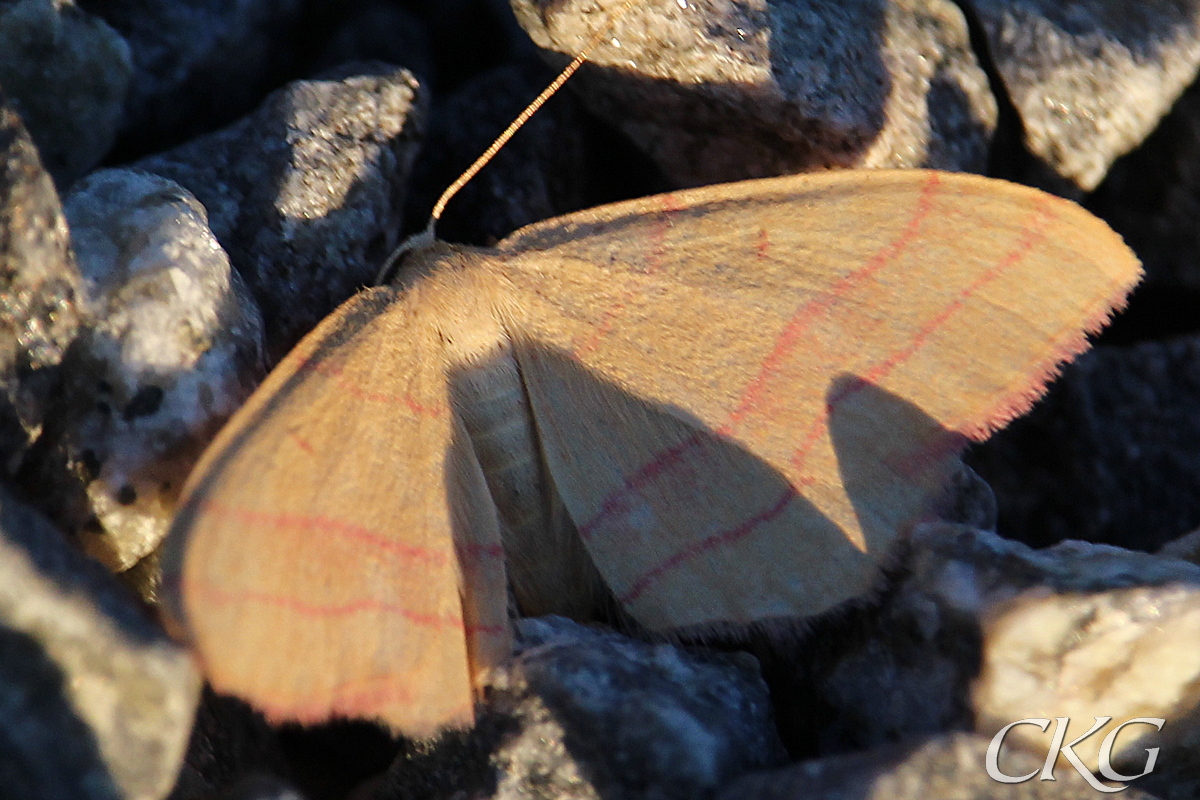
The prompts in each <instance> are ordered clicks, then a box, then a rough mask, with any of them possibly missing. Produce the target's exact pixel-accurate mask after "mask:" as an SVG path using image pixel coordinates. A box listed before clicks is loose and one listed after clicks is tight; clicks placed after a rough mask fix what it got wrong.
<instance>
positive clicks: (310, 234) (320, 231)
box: [136, 64, 424, 361]
mask: <svg viewBox="0 0 1200 800" xmlns="http://www.w3.org/2000/svg"><path fill="white" fill-rule="evenodd" d="M423 128H424V99H423V95H422V93H421V90H420V88H419V86H418V85H417V82H416V80H415V79H414V78H413V77H412V75H411V74H410V73H409V72H408V71H407V70H404V69H400V68H397V67H391V66H388V65H383V64H370V65H363V64H358V65H345V66H343V67H341V68H339V70H338V71H337V72H335V73H332V74H330V75H328V76H326V77H325V78H323V79H320V80H311V81H299V82H296V83H292V84H289V85H288V86H286V87H284V88H283V89H280V90H278V91H277V92H275V93H274V94H272V95H271V96H270V97H269V98H268V99H267V100H266V101H265V102H264V103H263V105H262V106H261V107H260V108H258V110H256V111H255V112H254V113H253V114H251V115H250V116H248V117H246V118H244V119H242V120H240V121H238V122H237V123H235V124H233V125H231V126H230V127H228V128H225V129H224V130H221V131H217V132H216V133H213V134H209V135H208V136H202V137H200V138H197V139H194V140H193V141H191V142H189V143H187V144H186V145H183V146H181V147H178V148H176V149H174V150H171V151H169V152H166V153H163V154H161V155H158V156H154V157H152V158H147V159H144V160H142V161H139V162H138V163H137V165H136V166H137V167H138V168H139V169H143V170H146V171H147V172H153V173H155V174H158V175H162V176H164V177H167V178H170V179H171V180H174V181H176V182H178V183H179V184H181V185H182V186H184V187H186V188H187V189H188V190H189V191H190V192H192V193H193V194H194V195H195V196H196V197H197V198H198V199H199V200H200V202H201V203H203V204H204V207H205V208H206V209H207V211H208V222H209V225H210V226H211V228H212V231H213V233H214V234H215V235H216V237H217V240H218V241H219V242H220V243H221V246H222V247H224V248H225V251H226V252H227V253H229V258H230V260H231V261H232V262H233V266H234V268H235V269H237V270H238V272H239V273H240V274H241V276H242V278H243V279H244V280H245V281H246V283H247V285H248V286H249V287H250V291H251V293H252V294H253V295H254V297H255V299H256V301H257V302H258V304H259V307H260V309H261V310H262V314H263V321H264V323H265V326H266V327H265V330H266V342H267V353H268V358H269V360H270V361H274V360H276V359H278V358H279V357H281V356H282V355H283V354H284V353H285V352H287V350H288V349H290V348H291V346H292V345H293V344H295V343H296V341H297V340H298V339H299V338H300V337H301V336H302V335H303V334H305V333H307V332H308V331H309V330H310V329H312V328H313V327H314V326H315V325H316V324H317V323H318V322H319V321H320V320H321V319H322V318H324V317H325V315H327V314H328V313H329V312H331V311H333V309H334V308H336V307H337V306H338V305H339V304H340V303H341V302H342V301H344V300H345V299H346V298H348V297H349V296H350V295H351V294H353V293H354V292H355V291H356V290H358V289H360V288H362V287H364V286H369V285H371V283H372V282H373V281H374V280H375V276H376V274H377V272H378V270H379V267H380V266H381V265H382V263H383V260H384V258H385V257H386V256H387V254H388V253H389V252H390V251H391V249H392V247H393V246H394V245H395V242H396V239H397V236H398V232H399V229H400V222H401V215H402V211H403V208H404V197H405V189H406V185H407V181H408V175H409V170H410V168H411V165H412V161H413V159H414V158H415V157H416V153H417V148H418V146H419V142H420V138H421V134H422V131H423Z"/></svg>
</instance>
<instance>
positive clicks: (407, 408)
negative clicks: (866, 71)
mask: <svg viewBox="0 0 1200 800" xmlns="http://www.w3.org/2000/svg"><path fill="white" fill-rule="evenodd" d="M1139 277H1140V267H1139V265H1138V262H1137V260H1136V258H1135V257H1134V256H1133V254H1132V253H1131V252H1130V251H1129V249H1128V248H1127V247H1126V246H1125V245H1124V243H1123V242H1122V241H1121V239H1120V237H1119V236H1117V235H1116V234H1115V233H1113V232H1112V231H1111V230H1110V229H1109V228H1108V227H1107V226H1106V225H1105V224H1104V223H1103V222H1101V221H1100V220H1098V219H1096V218H1095V217H1093V216H1091V215H1090V214H1088V213H1087V212H1086V211H1084V210H1083V209H1081V208H1080V207H1078V206H1076V205H1074V204H1073V203H1070V202H1068V201H1065V200H1061V199H1058V198H1055V197H1052V196H1050V195H1047V194H1044V193H1042V192H1039V191H1037V190H1034V189H1029V188H1026V187H1022V186H1017V185H1013V184H1008V183H1004V182H1000V181H996V180H991V179H986V178H981V177H977V176H972V175H963V174H949V173H940V172H932V171H916V170H914V171H851V172H829V173H823V174H809V175H799V176H792V177H784V178H773V179H763V180H752V181H745V182H740V183H731V184H725V185H717V186H709V187H705V188H701V189H696V190H690V191H683V192H678V193H674V194H663V195H659V196H656V197H649V198H644V199H639V200H633V201H629V202H623V203H617V204H614V205H608V206H603V207H599V208H593V209H590V210H587V211H583V212H580V213H575V214H570V215H568V216H564V217H560V218H557V219H552V220H549V221H546V222H541V223H538V224H535V225H531V226H528V227H526V228H523V229H521V230H519V231H517V232H516V233H515V234H513V235H512V236H511V237H509V238H508V239H506V240H504V241H503V242H501V243H500V244H499V245H498V246H497V247H495V248H494V249H478V248H467V247H453V246H449V245H446V244H440V243H439V244H434V245H433V246H430V247H428V248H426V249H424V250H421V251H419V252H416V253H414V254H412V255H411V256H409V257H408V259H407V261H406V262H405V263H404V265H403V267H402V268H401V270H400V272H399V277H398V279H397V280H396V281H395V282H394V284H393V285H390V286H386V287H379V288H374V289H370V290H367V291H364V292H362V293H360V294H359V295H357V296H356V297H353V298H352V299H351V300H349V301H348V302H347V303H345V304H344V305H343V306H342V307H341V308H339V309H338V310H337V311H335V312H334V313H333V314H332V315H330V316H329V317H328V318H327V319H326V320H325V321H324V322H323V323H322V324H321V325H320V326H319V327H318V328H317V329H316V330H314V331H313V332H312V333H311V334H310V335H309V336H308V337H307V338H305V339H304V340H303V341H302V342H301V343H300V344H299V345H298V346H297V347H296V348H295V350H294V351H293V352H292V353H290V354H289V355H288V356H287V357H286V358H285V359H284V360H283V362H282V363H280V364H279V366H278V367H277V368H276V369H275V370H274V371H273V372H272V373H271V375H270V376H269V377H268V378H267V380H266V381H265V382H264V383H263V384H262V386H261V387H260V388H259V389H258V391H257V392H256V393H255V394H254V395H253V397H252V398H251V399H250V400H249V402H248V403H247V404H246V405H245V407H244V408H242V409H241V410H240V412H239V413H237V414H236V415H235V416H234V417H233V419H232V420H231V421H230V422H229V424H228V425H227V426H226V427H225V429H224V430H223V431H222V432H221V434H220V435H219V436H218V438H217V439H216V440H215V441H214V442H213V443H212V445H211V446H210V447H209V449H208V450H207V452H206V453H205V455H204V456H203V458H202V460H201V461H200V463H199V464H198V466H197V467H196V469H195V471H194V473H193V474H192V476H191V478H190V479H189V482H188V485H187V487H186V489H185V493H184V499H183V501H182V508H181V511H180V512H179V514H178V517H177V519H176V521H175V524H174V527H173V529H172V531H171V534H170V538H169V542H168V550H167V553H166V556H165V559H164V561H165V574H166V577H165V585H166V586H167V587H168V588H169V590H170V591H169V592H168V595H169V596H168V600H169V607H170V608H171V609H172V613H173V614H174V615H175V617H176V619H177V620H178V623H179V624H180V625H181V626H182V628H183V629H184V630H185V631H186V632H187V635H188V636H189V637H190V639H191V641H192V643H193V645H194V648H195V651H196V652H197V654H198V657H199V659H200V660H201V662H202V666H203V668H204V670H205V672H206V674H207V676H208V678H209V680H210V681H211V683H212V685H213V686H214V687H215V688H216V689H217V690H218V691H222V692H226V693H232V694H235V695H239V696H241V697H244V698H246V699H247V700H249V701H250V702H251V703H253V704H254V705H255V706H257V707H258V708H260V709H262V710H263V711H264V712H265V713H266V714H267V716H268V717H269V718H271V719H273V720H296V721H300V722H306V723H311V722H317V721H321V720H326V719H329V718H331V717H359V718H369V719H375V720H378V721H381V722H383V723H384V724H386V725H388V726H390V727H391V728H392V729H394V730H396V731H398V732H402V733H405V734H408V735H412V736H426V735H430V734H432V733H434V732H436V731H438V730H440V729H442V728H445V727H451V726H462V725H468V724H470V722H471V720H472V718H473V717H472V714H473V705H474V702H475V699H476V696H477V692H478V691H479V689H480V688H481V687H482V686H483V685H484V684H485V682H486V680H487V677H488V675H489V672H490V671H491V670H492V669H494V668H496V667H498V666H500V665H502V664H503V663H504V661H505V659H506V658H507V657H508V656H509V654H510V648H511V646H512V641H511V632H510V625H509V615H508V606H509V601H508V598H509V592H510V591H511V593H512V595H513V597H514V598H515V602H516V605H517V607H518V608H519V610H520V611H521V612H522V613H526V614H543V613H549V612H560V613H567V614H571V615H575V616H581V615H586V614H587V613H588V612H589V610H590V609H592V608H593V607H594V606H595V604H596V603H597V602H598V598H600V597H602V596H608V593H609V592H611V596H613V597H615V598H616V599H617V601H618V602H619V603H620V605H621V607H622V608H623V609H624V611H626V612H627V613H628V614H629V615H631V616H632V617H633V619H634V620H636V621H637V622H638V623H640V624H641V625H643V626H645V627H646V628H648V629H650V630H652V631H660V632H667V633H670V632H674V631H689V630H690V631H703V630H705V629H711V628H714V627H717V626H729V625H734V626H744V625H752V624H756V623H769V622H770V621H771V620H775V619H781V618H785V619H786V618H797V617H808V616H812V615H816V614H819V613H821V612H823V611H826V610H828V609H830V608H833V607H835V606H837V605H838V604H840V603H843V602H844V601H846V600H848V599H850V598H854V597H856V596H859V595H861V594H862V593H864V592H866V591H867V590H868V589H869V588H870V586H871V584H872V582H873V581H874V580H875V579H876V574H877V572H878V565H879V564H880V561H881V560H882V559H883V558H885V557H886V554H887V553H888V550H889V548H890V547H891V545H892V543H893V542H894V541H895V540H896V539H897V538H898V537H900V536H902V535H903V534H904V532H905V531H906V530H907V529H908V528H909V526H910V525H911V524H912V523H913V522H914V521H915V520H919V519H920V518H921V517H922V516H923V515H924V514H926V513H927V511H928V509H929V506H930V503H931V502H933V501H934V499H936V498H937V497H938V496H939V494H940V493H941V492H942V491H943V489H944V486H945V484H946V482H947V480H948V479H949V476H950V475H951V474H952V473H953V471H954V470H955V468H956V466H957V465H958V463H959V462H958V460H957V459H958V454H959V451H960V449H961V448H962V446H963V445H964V444H965V443H966V442H968V441H971V440H976V441H978V440H981V439H984V438H986V437H987V436H988V435H989V433H990V432H991V431H993V430H995V429H996V428H997V427H999V426H1002V425H1003V424H1004V423H1005V422H1006V421H1008V420H1009V419H1011V418H1013V417H1015V416H1017V415H1019V414H1021V413H1023V412H1024V411H1025V410H1026V409H1028V407H1029V406H1030V405H1031V403H1032V402H1033V401H1034V400H1035V399H1036V398H1037V397H1038V396H1039V395H1040V394H1041V393H1042V392H1043V390H1044V387H1045V385H1046V383H1047V381H1048V380H1049V379H1050V378H1051V377H1052V376H1053V375H1054V374H1055V372H1056V370H1057V368H1058V367H1059V365H1060V364H1061V363H1062V362H1064V361H1066V360H1069V359H1070V358H1071V357H1073V356H1074V355H1075V354H1077V353H1079V352H1081V351H1082V350H1083V349H1084V348H1085V347H1086V345H1087V339H1086V334H1087V333H1089V332H1093V331H1096V330H1098V329H1099V328H1100V327H1101V326H1103V324H1104V323H1105V322H1106V321H1107V319H1108V318H1109V316H1110V315H1111V313H1112V312H1113V310H1114V309H1115V308H1117V307H1118V306H1120V305H1121V304H1122V303H1123V302H1124V298H1125V297H1126V294H1127V293H1128V292H1129V290H1130V288H1131V287H1132V286H1133V285H1134V284H1135V283H1136V282H1137V281H1138V279H1139Z"/></svg>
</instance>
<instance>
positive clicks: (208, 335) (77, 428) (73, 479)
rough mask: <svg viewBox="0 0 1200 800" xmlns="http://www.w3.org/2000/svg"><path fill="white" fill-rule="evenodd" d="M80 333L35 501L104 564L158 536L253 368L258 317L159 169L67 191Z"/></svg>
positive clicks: (105, 177)
mask: <svg viewBox="0 0 1200 800" xmlns="http://www.w3.org/2000/svg"><path fill="white" fill-rule="evenodd" d="M65 208H66V215H67V219H68V220H69V222H70V226H71V235H72V238H73V241H74V244H75V252H76V254H77V261H78V266H79V272H80V280H81V282H82V284H83V286H84V290H83V292H82V305H83V308H84V313H85V329H84V330H83V332H82V333H81V334H80V335H79V337H78V338H77V339H76V341H75V344H74V345H73V346H72V348H71V351H70V353H69V354H68V356H67V358H66V359H65V360H64V362H63V369H64V373H65V378H64V397H63V398H62V400H61V405H60V407H59V408H58V410H57V413H56V418H55V419H54V420H53V421H52V422H51V423H50V424H48V425H47V428H46V434H45V438H46V439H47V442H46V444H47V445H49V444H50V443H53V448H52V449H53V456H52V462H53V464H52V465H47V466H46V467H44V469H45V470H46V472H47V474H50V475H53V473H57V475H54V477H55V478H56V479H57V481H58V482H59V486H58V487H57V489H56V490H55V491H50V490H49V487H48V486H43V487H42V490H43V491H44V492H47V494H48V495H49V497H48V498H47V499H46V501H45V502H46V505H47V507H48V508H51V509H53V510H54V512H55V513H54V516H55V517H56V518H57V519H58V520H59V522H60V524H62V525H63V526H64V527H65V528H66V529H67V530H68V531H70V532H71V533H72V534H73V535H75V536H77V537H78V538H79V540H80V541H81V542H82V544H83V546H84V549H85V550H87V551H88V552H89V553H91V554H92V555H94V556H96V557H97V558H99V559H100V560H102V561H103V562H104V563H106V564H107V565H108V566H109V567H111V568H112V569H114V570H118V571H120V570H125V569H128V568H129V567H131V566H132V565H133V564H134V563H135V562H137V561H138V560H139V559H141V558H142V557H144V556H146V555H147V554H148V553H149V552H151V551H152V550H153V549H154V548H155V547H157V545H158V543H159V542H160V541H161V540H162V538H163V536H165V534H166V529H167V526H168V525H169V524H170V520H171V517H172V516H173V514H174V511H175V502H176V499H177V498H178V496H179V491H180V489H181V488H182V485H183V481H184V480H185V479H186V477H187V474H188V472H189V471H190V470H191V467H192V465H193V464H194V463H195V460H196V459H197V458H198V457H199V454H200V452H201V450H202V449H203V448H204V446H205V445H206V444H207V443H208V441H209V439H211V438H212V436H213V435H214V434H215V433H216V431H217V430H218V429H219V428H220V426H221V425H222V424H223V423H224V421H225V420H226V419H227V418H228V417H229V415H230V414H232V413H233V412H234V411H235V410H236V409H237V408H238V406H239V405H241V403H242V401H243V400H245V398H246V397H247V396H249V393H250V391H251V390H252V389H253V387H254V386H255V385H256V383H257V382H258V380H260V379H261V377H262V374H263V355H262V322H261V319H260V317H259V314H258V310H257V308H256V307H255V305H254V302H253V300H252V299H250V296H249V292H248V290H247V289H246V287H245V286H244V285H243V284H242V282H241V280H240V279H239V278H238V276H237V273H236V272H234V271H233V270H232V269H231V267H230V265H229V259H228V257H227V256H226V255H225V252H224V251H223V250H222V249H221V247H220V245H219V244H217V241H216V239H215V238H214V237H213V234H212V232H211V231H210V230H209V229H208V225H207V222H206V219H205V214H204V208H203V207H202V206H201V205H200V203H199V202H198V201H197V200H196V198H195V197H193V196H192V195H191V194H190V193H189V192H187V190H185V189H183V188H182V187H180V186H179V185H178V184H175V183H173V182H172V181H169V180H167V179H165V178H162V177H159V176H157V175H151V174H149V173H144V172H137V171H134V170H102V171H100V172H96V173H93V174H92V175H90V176H88V178H86V179H85V180H83V181H81V182H80V183H79V184H78V185H77V186H76V189H75V191H73V192H72V193H71V195H70V196H69V197H68V198H67V201H66V205H65Z"/></svg>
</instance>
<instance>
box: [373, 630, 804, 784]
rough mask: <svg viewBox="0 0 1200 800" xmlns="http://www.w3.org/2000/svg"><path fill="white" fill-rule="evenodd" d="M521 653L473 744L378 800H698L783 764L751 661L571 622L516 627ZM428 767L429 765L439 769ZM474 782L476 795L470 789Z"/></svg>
mask: <svg viewBox="0 0 1200 800" xmlns="http://www.w3.org/2000/svg"><path fill="white" fill-rule="evenodd" d="M518 628H519V636H520V644H519V652H518V655H517V656H516V659H515V661H514V663H513V665H512V667H511V669H510V670H509V672H508V673H507V675H506V676H502V677H500V678H499V679H498V680H497V682H496V684H495V686H494V688H493V690H492V692H491V693H490V702H489V707H488V711H487V712H486V715H485V716H484V718H483V719H481V721H480V724H479V726H477V729H476V732H475V733H473V734H472V735H471V737H470V738H473V742H471V741H468V742H467V743H466V744H464V743H463V738H462V737H461V736H459V737H457V738H455V737H449V738H448V740H447V741H446V742H445V743H444V749H443V751H442V753H441V754H440V755H441V759H440V760H439V759H436V758H435V759H430V761H431V762H432V770H433V772H434V774H437V773H438V772H441V773H443V774H444V773H446V772H448V771H449V770H451V769H453V770H455V772H454V773H452V774H456V775H458V776H460V780H463V781H464V783H460V784H458V785H456V786H452V785H446V784H444V783H443V784H440V785H439V784H437V783H436V782H434V781H431V780H430V779H429V778H427V777H424V775H425V774H427V773H423V771H422V769H421V767H420V766H418V765H417V764H416V763H415V759H414V758H413V755H412V753H411V752H409V753H406V754H405V755H404V756H403V757H402V758H401V759H400V760H399V761H397V763H396V764H395V765H394V766H393V768H392V769H391V770H390V771H389V773H388V775H387V776H385V779H384V781H383V783H382V786H381V788H380V791H379V794H378V797H379V798H380V800H393V798H395V799H397V800H398V798H401V797H404V798H416V797H431V798H432V797H445V796H449V795H450V794H451V792H452V791H454V790H455V789H458V790H463V791H465V792H467V793H469V794H470V796H473V797H494V798H513V799H514V800H516V798H545V799H546V800H550V799H551V798H554V800H566V799H567V798H605V799H606V800H610V799H611V800H616V799H617V798H695V797H703V796H705V795H706V794H709V793H711V792H712V791H713V790H715V789H716V788H717V787H718V786H720V785H721V784H723V783H725V782H727V781H729V780H731V779H732V778H734V777H735V776H737V775H739V774H742V773H744V772H747V771H749V770H752V769H756V768H764V767H767V766H771V765H776V764H779V763H781V762H782V759H783V752H782V747H781V745H780V743H779V741H778V738H777V735H776V733H775V730H774V727H773V726H772V724H771V711H770V701H769V698H768V696H767V692H766V687H765V685H764V684H763V683H762V679H761V678H760V677H759V674H758V665H757V663H756V662H755V661H754V659H753V658H751V657H748V656H744V655H743V656H727V655H718V654H714V653H709V652H705V651H699V650H685V649H682V648H680V647H677V646H675V645H671V644H646V643H642V642H636V641H633V640H631V639H628V638H626V637H624V636H621V635H619V634H616V633H612V632H609V631H603V630H600V629H594V628H586V627H584V626H581V625H578V624H576V623H573V622H570V621H568V620H566V619H563V618H561V617H541V618H534V619H524V620H520V621H519V622H518ZM429 766H430V765H428V764H427V765H426V767H427V768H429ZM472 773H473V774H474V776H475V779H476V780H477V781H478V783H476V785H473V786H472V785H466V784H465V781H467V780H469V778H468V777H467V776H470V775H471V774H472Z"/></svg>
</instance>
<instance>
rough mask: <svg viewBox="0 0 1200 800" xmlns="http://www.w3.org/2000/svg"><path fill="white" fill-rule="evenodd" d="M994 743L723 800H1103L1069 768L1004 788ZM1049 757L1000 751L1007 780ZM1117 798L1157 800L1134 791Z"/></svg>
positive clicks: (825, 762) (871, 756)
mask: <svg viewBox="0 0 1200 800" xmlns="http://www.w3.org/2000/svg"><path fill="white" fill-rule="evenodd" d="M989 741H990V740H989V739H988V737H984V736H973V735H971V734H967V733H959V734H949V735H946V736H938V737H933V738H929V739H926V740H924V741H918V742H913V743H911V744H904V745H892V746H890V747H882V748H878V749H876V750H871V751H868V752H865V753H855V754H853V755H844V756H833V757H830V758H823V759H819V760H813V761H804V762H801V763H799V764H793V765H791V766H788V767H785V768H783V769H779V770H774V771H772V772H759V773H755V774H753V775H747V776H746V777H744V778H741V779H739V780H737V781H734V782H733V783H732V784H730V785H729V786H727V787H725V789H724V790H723V791H721V793H720V794H718V795H717V800H844V799H848V798H854V800H1010V799H1011V800H1043V798H1044V800H1075V799H1076V798H1082V797H1103V796H1104V795H1102V794H1100V793H1099V792H1097V791H1096V790H1095V789H1093V788H1092V787H1091V786H1089V785H1088V784H1087V782H1086V781H1085V780H1084V779H1083V778H1082V777H1081V776H1080V775H1079V774H1078V773H1076V772H1075V770H1073V769H1071V768H1070V767H1066V768H1064V767H1059V768H1057V769H1056V770H1055V772H1054V780H1053V781H1042V780H1029V781H1025V782H1023V783H1013V784H1005V783H1000V782H998V781H995V780H993V779H992V778H991V777H990V776H989V775H988V774H987V770H986V769H985V767H984V764H985V759H986V758H987V749H988V744H989ZM1044 761H1045V755H1044V754H1043V755H1038V754H1036V753H1032V752H1028V753H1027V752H1022V751H1019V750H1014V751H1011V752H1010V751H1008V750H1007V749H1006V750H1002V751H1001V758H1000V760H999V766H1000V768H1001V770H1002V772H1004V773H1005V774H1006V775H1013V776H1016V775H1027V774H1029V773H1030V772H1033V771H1040V770H1041V768H1042V764H1043V762H1044ZM1116 796H1117V797H1122V798H1128V800H1153V798H1152V797H1151V796H1150V795H1148V794H1146V793H1145V792H1142V791H1139V790H1138V789H1128V790H1126V791H1125V792H1123V793H1122V794H1120V795H1116Z"/></svg>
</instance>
